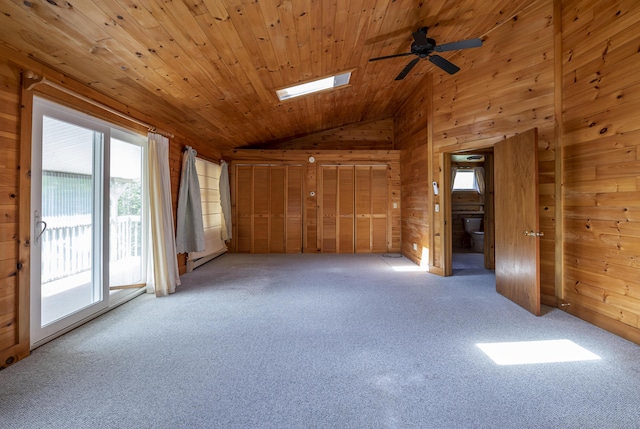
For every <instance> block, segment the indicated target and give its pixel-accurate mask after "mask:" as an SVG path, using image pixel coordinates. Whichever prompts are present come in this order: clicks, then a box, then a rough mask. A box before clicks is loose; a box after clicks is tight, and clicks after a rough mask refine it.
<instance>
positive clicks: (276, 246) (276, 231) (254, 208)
mask: <svg viewBox="0 0 640 429" xmlns="http://www.w3.org/2000/svg"><path fill="white" fill-rule="evenodd" d="M236 186H237V188H236V189H237V190H236V224H237V246H236V250H237V252H241V253H300V252H301V251H302V167H301V166H270V165H239V166H236Z"/></svg>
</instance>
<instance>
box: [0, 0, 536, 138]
mask: <svg viewBox="0 0 640 429" xmlns="http://www.w3.org/2000/svg"><path fill="white" fill-rule="evenodd" d="M527 3H528V1H527V0H493V1H491V2H487V1H486V0H458V1H452V0H430V1H426V0H190V1H189V0H173V1H171V0H165V1H159V0H155V1H154V0H99V1H98V0H93V1H88V0H83V1H73V2H69V1H64V0H11V1H9V0H3V1H2V2H1V4H0V28H2V32H1V35H0V41H1V43H3V44H5V45H7V46H8V47H9V48H12V49H15V50H18V51H21V52H22V53H23V54H25V55H29V56H30V57H32V58H35V59H37V60H38V61H41V62H43V63H46V64H47V65H49V66H51V67H52V68H54V69H57V70H59V71H61V72H63V73H65V74H67V75H69V76H72V77H74V78H76V79H77V80H79V81H81V82H83V83H86V84H88V85H90V86H91V87H93V88H95V89H97V90H98V91H100V92H102V93H104V94H106V95H108V96H110V97H112V98H114V99H115V100H117V101H119V102H121V103H124V104H125V105H127V106H129V107H131V108H133V109H135V110H138V111H141V112H145V113H147V114H148V115H150V116H151V117H153V118H157V120H159V121H162V123H163V124H166V125H169V126H170V127H172V128H174V129H176V130H177V131H179V132H181V133H182V134H184V135H187V136H191V137H193V138H200V139H203V140H204V141H207V142H211V144H213V145H215V146H216V147H218V148H220V149H230V148H237V147H243V146H249V145H257V144H264V143H272V142H282V141H286V140H288V139H291V138H299V137H301V136H305V135H309V134H313V133H317V132H321V131H326V130H330V129H333V128H337V127H341V126H345V125H349V124H355V123H359V122H364V121H376V120H380V119H386V118H391V117H393V115H394V112H395V111H396V110H397V109H398V108H399V107H400V105H401V104H402V103H403V101H404V100H405V98H406V97H407V96H408V95H409V94H411V93H412V92H413V91H415V90H417V89H418V87H419V86H420V84H421V78H422V77H423V76H424V74H425V73H429V72H430V71H431V70H433V67H434V66H433V65H432V64H431V63H429V62H428V61H425V60H423V61H421V62H420V63H419V64H418V65H417V66H416V67H415V68H414V69H413V71H412V72H411V73H410V74H409V76H407V77H406V78H405V79H404V80H402V81H395V80H394V78H395V76H396V75H397V74H398V73H399V72H400V71H401V70H402V68H403V67H404V66H405V64H407V63H408V62H409V61H410V60H411V59H412V58H413V57H400V58H394V59H389V60H384V61H376V62H368V59H369V58H372V57H377V56H383V55H391V54H396V53H402V52H409V49H410V43H411V41H412V37H411V32H413V31H416V30H417V29H418V28H419V27H422V26H428V27H430V30H429V36H430V37H432V38H434V39H435V40H436V41H437V42H438V43H439V44H442V43H448V42H455V41H458V40H464V39H469V38H474V37H484V38H486V37H490V32H491V30H492V29H493V28H495V27H496V26H498V25H500V24H502V23H504V22H506V21H508V20H509V19H512V18H513V17H514V15H516V14H517V13H518V12H519V11H520V10H522V8H523V7H525V6H526V4H527ZM480 49H482V48H480ZM441 55H442V56H443V57H445V58H447V59H449V60H451V61H452V62H454V63H455V58H456V55H458V54H457V53H456V52H447V53H443V54H441ZM348 70H353V73H352V78H351V84H350V86H348V87H346V88H341V89H336V90H333V91H329V92H325V93H321V94H315V95H311V96H307V97H302V98H300V99H296V100H290V101H286V102H279V101H278V99H277V97H276V95H275V90H276V89H279V88H282V87H286V86H290V85H292V84H296V83H300V82H305V81H309V80H313V79H316V78H321V77H325V76H328V75H332V74H336V73H339V72H343V71H348ZM462 72H464V70H463V71H462Z"/></svg>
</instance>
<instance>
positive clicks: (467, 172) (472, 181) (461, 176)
mask: <svg viewBox="0 0 640 429" xmlns="http://www.w3.org/2000/svg"><path fill="white" fill-rule="evenodd" d="M451 176H452V179H451V183H452V184H453V185H452V187H451V188H452V190H453V191H476V192H477V193H479V194H480V195H484V168H482V167H473V168H456V167H454V168H452V169H451Z"/></svg>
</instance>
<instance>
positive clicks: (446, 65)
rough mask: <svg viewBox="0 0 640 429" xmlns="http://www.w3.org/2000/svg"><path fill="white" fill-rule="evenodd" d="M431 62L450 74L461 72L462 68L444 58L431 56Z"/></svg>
mask: <svg viewBox="0 0 640 429" xmlns="http://www.w3.org/2000/svg"><path fill="white" fill-rule="evenodd" d="M429 61H431V62H432V63H433V64H435V65H437V66H438V67H440V68H441V69H442V70H444V71H446V72H447V73H449V74H454V73H457V72H458V70H460V67H458V66H457V65H455V64H453V63H451V62H449V61H448V60H445V59H444V58H442V57H441V56H438V55H431V56H430V57H429Z"/></svg>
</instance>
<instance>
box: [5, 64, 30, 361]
mask: <svg viewBox="0 0 640 429" xmlns="http://www.w3.org/2000/svg"><path fill="white" fill-rule="evenodd" d="M0 82H1V84H0V99H1V100H2V103H0V106H1V107H0V108H1V111H0V215H1V216H0V369H2V368H5V367H6V366H8V365H11V364H12V363H15V362H17V361H18V360H19V359H22V358H23V357H25V356H27V355H28V354H29V338H28V336H27V337H26V338H21V335H20V332H19V329H20V328H21V327H20V323H19V322H20V319H21V320H24V319H25V314H24V312H27V314H26V320H28V310H29V306H28V305H29V303H28V302H27V303H26V306H24V305H22V306H20V307H19V306H18V304H21V303H20V295H21V294H23V295H24V293H25V292H28V286H29V282H28V276H27V274H28V272H27V271H28V264H23V267H24V268H23V269H19V268H18V264H19V263H20V262H21V258H20V257H19V251H18V246H22V245H24V243H23V242H22V241H21V240H20V231H19V227H20V222H21V221H24V220H25V219H29V214H27V215H26V216H21V217H20V216H19V203H20V198H21V194H20V192H19V174H20V155H21V153H20V98H21V84H20V73H19V70H16V68H15V67H12V66H10V65H9V63H8V62H7V61H5V60H2V59H1V58H0ZM28 229H29V227H28V226H27V230H28ZM23 253H24V252H23V251H21V252H20V254H23ZM26 296H27V297H28V293H27V295H26ZM21 312H22V313H23V314H20V313H21ZM23 329H24V328H23ZM27 332H28V330H27Z"/></svg>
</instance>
